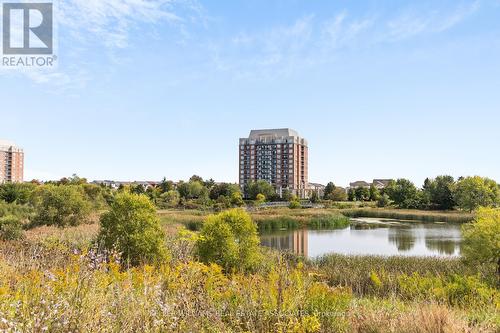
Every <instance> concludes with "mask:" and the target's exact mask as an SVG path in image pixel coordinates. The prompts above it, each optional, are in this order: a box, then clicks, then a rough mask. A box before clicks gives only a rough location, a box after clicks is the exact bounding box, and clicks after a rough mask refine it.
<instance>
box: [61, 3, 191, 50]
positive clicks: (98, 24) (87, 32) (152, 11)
mask: <svg viewBox="0 0 500 333" xmlns="http://www.w3.org/2000/svg"><path fill="white" fill-rule="evenodd" d="M178 4H179V5H180V3H178V2H175V1H173V0H105V1H103V0H70V1H65V2H62V3H61V5H60V24H61V26H62V27H63V28H64V29H70V30H71V31H72V33H73V37H75V36H76V37H78V38H80V39H87V38H90V39H91V40H97V41H99V42H102V43H104V45H106V46H107V47H118V48H124V47H127V46H128V40H129V34H130V31H131V30H132V29H134V28H135V27H137V25H138V24H141V23H146V24H156V23H159V22H165V23H181V22H182V21H183V19H182V18H181V17H180V16H179V15H177V14H176V13H175V9H176V6H177V5H178Z"/></svg>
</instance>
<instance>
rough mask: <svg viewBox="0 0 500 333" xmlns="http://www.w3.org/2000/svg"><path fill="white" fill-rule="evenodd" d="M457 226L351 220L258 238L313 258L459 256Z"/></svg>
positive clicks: (265, 234) (270, 245)
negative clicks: (334, 255)
mask: <svg viewBox="0 0 500 333" xmlns="http://www.w3.org/2000/svg"><path fill="white" fill-rule="evenodd" d="M460 227H461V225H460V224H449V223H420V222H415V221H401V220H391V219H373V218H360V219H353V220H352V221H351V225H350V226H348V227H347V228H344V229H335V230H325V229H321V230H311V229H309V230H308V229H300V230H280V231H273V232H265V233H262V234H261V235H260V237H261V244H262V245H264V246H268V247H271V248H274V249H279V250H288V251H292V252H294V253H295V254H298V255H303V256H306V257H310V258H314V257H318V256H321V255H325V254H329V253H340V254H349V255H382V256H392V255H402V256H440V257H453V256H459V255H460V242H461V233H460Z"/></svg>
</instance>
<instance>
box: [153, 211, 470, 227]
mask: <svg viewBox="0 0 500 333" xmlns="http://www.w3.org/2000/svg"><path fill="white" fill-rule="evenodd" d="M211 213H212V212H211V211H209V210H206V211H205V210H160V211H158V215H159V216H160V219H161V221H162V223H163V224H164V225H183V226H185V227H186V228H188V229H189V230H192V231H197V230H200V229H201V226H202V224H203V221H204V219H205V218H206V217H207V216H208V215H209V214H211ZM249 213H250V215H251V216H252V219H253V220H254V221H255V222H256V223H257V225H258V227H259V229H260V230H280V229H297V228H308V227H309V228H343V227H346V226H348V225H349V221H348V219H349V218H359V217H369V218H386V219H397V220H405V221H419V222H447V223H467V222H470V221H472V219H473V218H474V215H473V214H469V213H464V212H459V211H422V210H404V209H386V208H355V209H332V208H319V209H318V208H316V209H289V208H265V209H259V210H251V211H249Z"/></svg>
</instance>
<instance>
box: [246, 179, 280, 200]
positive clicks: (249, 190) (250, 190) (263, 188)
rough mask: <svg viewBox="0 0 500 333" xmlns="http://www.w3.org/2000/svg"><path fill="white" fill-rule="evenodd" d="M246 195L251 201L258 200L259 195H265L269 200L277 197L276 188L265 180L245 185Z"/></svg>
mask: <svg viewBox="0 0 500 333" xmlns="http://www.w3.org/2000/svg"><path fill="white" fill-rule="evenodd" d="M245 194H246V195H247V196H248V198H249V199H252V200H255V199H257V195H258V194H263V195H264V196H265V197H266V198H267V199H270V200H271V199H272V198H274V197H276V191H275V190H274V187H273V186H272V185H271V184H269V183H268V182H266V181H265V180H259V181H257V182H249V183H247V184H246V185H245Z"/></svg>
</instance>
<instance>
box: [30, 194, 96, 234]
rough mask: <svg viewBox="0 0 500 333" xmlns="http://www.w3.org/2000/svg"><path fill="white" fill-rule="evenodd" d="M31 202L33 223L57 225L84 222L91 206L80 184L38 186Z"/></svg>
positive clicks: (74, 224) (73, 224)
mask: <svg viewBox="0 0 500 333" xmlns="http://www.w3.org/2000/svg"><path fill="white" fill-rule="evenodd" d="M31 202H32V204H33V207H34V208H35V217H34V219H33V222H34V224H36V225H55V226H58V227H67V226H76V225H79V224H82V223H86V222H87V221H88V219H89V216H90V213H91V207H92V205H91V204H90V202H89V200H88V199H87V197H86V195H85V193H84V191H83V189H82V186H77V185H60V186H56V185H43V186H40V187H38V188H37V189H36V190H35V191H34V192H33V195H32V197H31Z"/></svg>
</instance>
